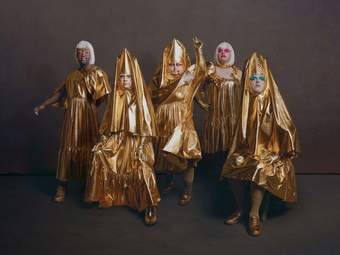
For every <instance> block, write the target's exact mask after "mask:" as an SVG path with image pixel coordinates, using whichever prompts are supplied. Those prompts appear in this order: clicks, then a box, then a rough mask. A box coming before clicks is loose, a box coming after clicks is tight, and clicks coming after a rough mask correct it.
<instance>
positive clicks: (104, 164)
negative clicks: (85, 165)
mask: <svg viewBox="0 0 340 255" xmlns="http://www.w3.org/2000/svg"><path fill="white" fill-rule="evenodd" d="M148 93H149V91H148V90H147V87H146V86H145V82H144V79H143V76H142V73H141V71H140V68H139V64H138V61H137V59H136V58H135V57H133V56H132V55H131V54H130V53H129V52H128V51H127V50H126V49H124V50H123V51H122V52H121V54H120V56H119V57H118V58H117V63H116V73H115V83H114V87H113V93H112V94H111V96H110V99H109V103H108V105H107V108H106V112H105V115H104V119H103V122H102V125H101V129H100V133H101V134H102V136H101V140H100V142H99V143H97V144H96V145H95V147H94V149H93V151H94V157H93V161H92V168H91V171H90V173H89V175H88V179H87V185H86V194H85V201H87V202H97V201H98V202H99V206H100V207H104V208H108V207H111V206H113V205H116V206H119V205H126V206H129V207H130V208H133V209H137V210H138V211H144V210H145V223H146V224H150V225H151V224H154V223H155V222H156V220H157V217H156V206H157V204H158V203H159V201H160V196H159V193H158V189H157V184H156V178H155V174H154V172H153V165H154V151H153V145H152V138H153V137H155V136H156V123H155V113H154V109H153V105H152V101H151V98H150V95H149V94H148Z"/></svg>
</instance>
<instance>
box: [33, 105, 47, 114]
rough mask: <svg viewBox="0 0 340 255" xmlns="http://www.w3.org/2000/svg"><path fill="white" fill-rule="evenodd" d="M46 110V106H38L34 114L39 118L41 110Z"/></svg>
mask: <svg viewBox="0 0 340 255" xmlns="http://www.w3.org/2000/svg"><path fill="white" fill-rule="evenodd" d="M44 109H45V106H44V105H38V106H36V107H34V110H33V111H34V114H35V115H37V116H39V112H40V111H41V110H44Z"/></svg>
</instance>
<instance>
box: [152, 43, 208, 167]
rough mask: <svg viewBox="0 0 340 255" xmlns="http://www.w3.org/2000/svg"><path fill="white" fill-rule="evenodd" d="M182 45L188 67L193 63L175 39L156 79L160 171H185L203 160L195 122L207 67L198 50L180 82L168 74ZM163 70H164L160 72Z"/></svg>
mask: <svg viewBox="0 0 340 255" xmlns="http://www.w3.org/2000/svg"><path fill="white" fill-rule="evenodd" d="M174 42H176V45H177V46H178V45H181V47H182V48H181V50H178V51H177V52H181V54H182V59H185V61H184V65H185V67H188V66H187V65H188V64H189V60H188V58H189V57H188V56H187V55H186V50H185V48H184V46H183V45H182V44H181V43H178V41H177V40H174V41H173V42H172V43H171V44H170V45H169V46H168V47H166V48H165V50H164V54H163V62H162V67H161V68H159V69H158V73H156V76H155V77H154V78H153V84H152V86H151V87H152V88H153V93H152V94H153V99H154V102H155V105H156V106H157V110H156V120H157V128H158V138H159V139H158V145H157V154H156V165H155V168H156V171H183V170H185V169H187V168H188V167H189V165H190V166H191V165H194V164H195V163H196V162H197V161H198V160H199V159H200V158H201V147H200V143H199V139H198V135H197V133H196V130H195V127H194V122H193V98H194V96H195V94H196V92H197V90H198V88H199V85H200V83H201V82H202V80H203V79H204V77H205V72H206V64H205V61H204V58H203V54H202V50H201V49H199V48H197V49H195V50H196V64H195V65H192V66H191V67H190V68H188V69H187V71H185V72H184V74H183V75H182V76H181V77H178V78H177V79H175V78H173V77H171V75H169V74H168V73H167V64H168V63H169V62H170V58H171V54H170V53H171V51H170V50H169V49H172V48H174ZM160 70H162V71H161V72H160Z"/></svg>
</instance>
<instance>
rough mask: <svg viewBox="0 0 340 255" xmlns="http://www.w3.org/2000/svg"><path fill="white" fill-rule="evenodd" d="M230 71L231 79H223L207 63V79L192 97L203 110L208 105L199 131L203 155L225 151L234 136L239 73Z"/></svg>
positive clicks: (239, 91)
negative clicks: (202, 127) (201, 128)
mask: <svg viewBox="0 0 340 255" xmlns="http://www.w3.org/2000/svg"><path fill="white" fill-rule="evenodd" d="M231 68H232V69H233V71H232V74H231V76H232V79H225V78H222V77H219V76H218V75H217V74H216V64H214V63H211V62H210V63H209V64H208V70H209V71H208V76H207V78H206V79H205V82H204V85H203V86H202V89H201V91H200V93H198V94H197V97H196V99H197V101H198V103H199V104H200V105H201V106H203V108H204V105H206V104H207V105H209V108H208V112H207V113H206V114H205V119H204V130H203V145H202V147H203V152H205V153H216V152H225V151H228V150H229V149H230V146H231V142H232V139H233V136H234V133H235V129H236V121H237V116H238V114H239V111H240V101H241V99H240V97H241V84H240V83H241V76H242V72H241V71H240V70H239V68H237V67H236V66H235V65H233V66H231ZM206 98H207V100H206Z"/></svg>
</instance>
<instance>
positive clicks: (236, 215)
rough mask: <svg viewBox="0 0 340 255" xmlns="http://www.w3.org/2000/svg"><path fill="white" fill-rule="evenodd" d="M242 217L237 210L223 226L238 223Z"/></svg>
mask: <svg viewBox="0 0 340 255" xmlns="http://www.w3.org/2000/svg"><path fill="white" fill-rule="evenodd" d="M241 216H242V212H241V211H239V210H237V211H235V212H233V213H232V214H231V215H230V216H229V217H228V218H227V219H226V220H225V221H224V224H227V225H234V224H236V223H238V222H239V221H240V219H241Z"/></svg>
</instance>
